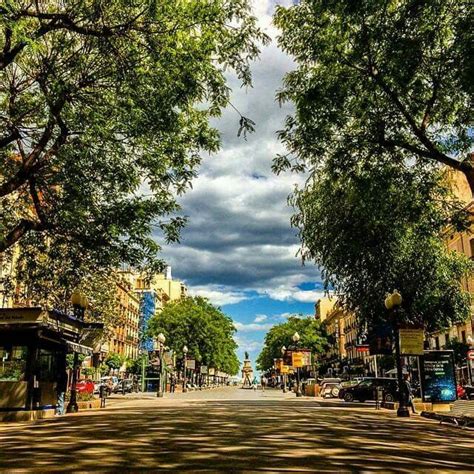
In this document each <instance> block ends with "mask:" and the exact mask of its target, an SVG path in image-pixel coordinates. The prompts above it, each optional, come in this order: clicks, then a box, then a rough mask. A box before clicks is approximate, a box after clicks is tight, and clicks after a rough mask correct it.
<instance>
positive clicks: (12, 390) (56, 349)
mask: <svg viewBox="0 0 474 474" xmlns="http://www.w3.org/2000/svg"><path fill="white" fill-rule="evenodd" d="M102 329H103V325H102V324H101V323H87V322H85V321H83V320H82V319H80V318H76V317H74V316H71V315H68V314H65V313H62V312H60V311H56V310H45V309H42V308H8V309H0V420H4V421H6V420H32V419H37V418H45V417H47V416H52V415H54V411H55V408H56V401H57V396H56V380H57V377H58V374H59V371H64V370H65V369H66V355H67V353H80V354H84V355H92V349H91V348H90V347H88V346H87V345H86V344H87V342H89V341H90V340H91V335H94V336H97V333H98V332H100V331H101V330H102Z"/></svg>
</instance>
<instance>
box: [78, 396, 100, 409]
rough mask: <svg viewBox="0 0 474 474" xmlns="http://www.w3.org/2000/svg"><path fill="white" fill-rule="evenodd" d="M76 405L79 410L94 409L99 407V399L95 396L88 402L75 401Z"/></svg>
mask: <svg viewBox="0 0 474 474" xmlns="http://www.w3.org/2000/svg"><path fill="white" fill-rule="evenodd" d="M77 407H78V408H79V410H96V409H97V408H100V400H99V399H98V398H97V399H95V400H90V401H88V402H77Z"/></svg>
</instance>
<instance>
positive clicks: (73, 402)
mask: <svg viewBox="0 0 474 474" xmlns="http://www.w3.org/2000/svg"><path fill="white" fill-rule="evenodd" d="M71 303H72V307H73V312H74V317H75V318H77V319H80V320H81V321H84V315H85V312H86V309H87V306H88V305H89V301H88V300H87V297H86V296H85V295H83V294H82V293H81V292H80V291H79V290H74V291H73V292H72V295H71ZM78 365H79V357H78V353H77V352H74V359H73V362H72V382H71V398H70V399H69V403H68V405H67V407H66V413H77V412H78V411H79V407H78V405H77V390H76V385H77V371H78Z"/></svg>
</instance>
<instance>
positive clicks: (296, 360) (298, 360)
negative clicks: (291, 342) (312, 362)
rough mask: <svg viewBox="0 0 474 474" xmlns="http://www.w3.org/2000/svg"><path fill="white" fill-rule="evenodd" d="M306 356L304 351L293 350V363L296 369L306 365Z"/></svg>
mask: <svg viewBox="0 0 474 474" xmlns="http://www.w3.org/2000/svg"><path fill="white" fill-rule="evenodd" d="M303 359H304V356H303V353H302V352H293V353H292V354H291V365H292V366H293V367H294V368H295V369H296V368H299V367H303V366H304V360H303Z"/></svg>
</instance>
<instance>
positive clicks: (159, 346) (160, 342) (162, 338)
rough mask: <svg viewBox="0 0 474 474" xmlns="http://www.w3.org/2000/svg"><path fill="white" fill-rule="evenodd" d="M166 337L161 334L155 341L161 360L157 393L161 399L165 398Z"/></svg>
mask: <svg viewBox="0 0 474 474" xmlns="http://www.w3.org/2000/svg"><path fill="white" fill-rule="evenodd" d="M165 341H166V337H165V335H164V334H163V333H162V332H160V334H158V336H157V337H156V340H155V350H157V351H158V357H159V360H160V380H159V382H158V391H157V392H156V396H157V397H159V398H162V397H163V378H164V370H163V369H164V367H163V348H164V347H165Z"/></svg>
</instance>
